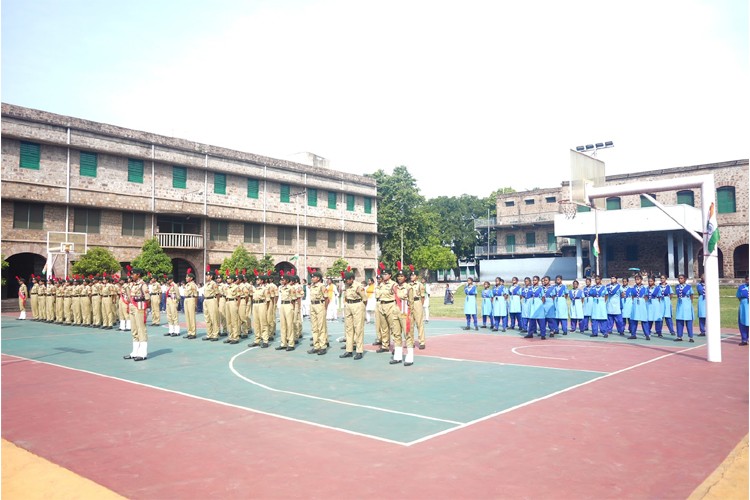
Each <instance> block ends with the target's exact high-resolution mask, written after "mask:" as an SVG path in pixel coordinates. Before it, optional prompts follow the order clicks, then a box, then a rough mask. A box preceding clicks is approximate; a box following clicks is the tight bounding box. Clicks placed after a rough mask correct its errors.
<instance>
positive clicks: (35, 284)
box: [29, 274, 40, 321]
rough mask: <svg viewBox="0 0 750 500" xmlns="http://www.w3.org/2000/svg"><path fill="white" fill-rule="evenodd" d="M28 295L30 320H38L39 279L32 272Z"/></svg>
mask: <svg viewBox="0 0 750 500" xmlns="http://www.w3.org/2000/svg"><path fill="white" fill-rule="evenodd" d="M29 297H30V298H31V300H30V302H31V320H32V321H39V317H38V316H39V312H40V311H39V281H38V280H37V278H36V276H34V275H33V274H32V275H31V290H29Z"/></svg>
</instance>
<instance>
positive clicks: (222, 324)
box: [216, 274, 229, 337]
mask: <svg viewBox="0 0 750 500" xmlns="http://www.w3.org/2000/svg"><path fill="white" fill-rule="evenodd" d="M216 284H217V285H219V292H218V293H217V295H216V296H217V297H218V301H219V309H218V310H219V336H220V337H226V336H227V332H228V331H229V328H227V307H226V306H227V298H226V293H227V284H226V282H225V281H224V277H223V276H222V275H221V274H217V275H216Z"/></svg>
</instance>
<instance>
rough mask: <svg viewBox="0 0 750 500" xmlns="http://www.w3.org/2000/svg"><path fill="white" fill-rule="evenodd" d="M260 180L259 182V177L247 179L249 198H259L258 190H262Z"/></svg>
mask: <svg viewBox="0 0 750 500" xmlns="http://www.w3.org/2000/svg"><path fill="white" fill-rule="evenodd" d="M259 184H260V182H258V179H248V180H247V197H248V198H255V199H256V200H257V199H258V192H259V190H260V186H259Z"/></svg>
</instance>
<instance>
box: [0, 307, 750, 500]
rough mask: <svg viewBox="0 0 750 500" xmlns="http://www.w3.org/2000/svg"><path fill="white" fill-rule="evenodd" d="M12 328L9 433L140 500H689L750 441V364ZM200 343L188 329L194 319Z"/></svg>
mask: <svg viewBox="0 0 750 500" xmlns="http://www.w3.org/2000/svg"><path fill="white" fill-rule="evenodd" d="M14 318H15V315H13V314H11V313H8V314H3V316H2V437H3V438H4V439H6V440H8V441H10V442H12V443H14V444H16V445H18V446H19V447H21V448H23V449H26V450H28V451H30V452H32V453H34V454H36V455H38V456H40V457H43V458H45V459H47V460H49V461H51V462H53V463H55V464H58V465H60V466H62V467H65V468H67V469H69V470H71V471H73V472H75V473H77V474H79V475H80V476H83V477H85V478H88V479H90V480H92V481H94V482H96V483H98V484H101V485H103V486H105V487H106V488H109V489H110V490H112V491H114V492H116V493H118V494H120V495H123V496H125V497H128V498H159V499H161V498H249V497H253V498H275V497H304V498H318V497H320V498H389V497H402V498H403V497H405V498H519V497H528V498H613V497H617V498H655V497H658V498H686V497H687V496H689V495H690V493H691V492H693V490H695V489H696V487H698V486H699V485H700V484H701V483H702V482H703V481H704V479H706V477H707V476H709V474H711V473H712V472H713V471H714V469H716V467H717V466H719V464H720V463H721V462H722V461H723V460H724V459H725V458H726V457H727V455H728V454H729V453H730V452H731V451H732V450H733V448H734V447H735V446H736V445H737V444H738V443H739V442H740V441H741V440H742V438H743V437H744V436H745V435H746V434H747V432H748V351H747V349H746V348H740V347H738V346H737V345H736V344H737V335H736V332H733V331H727V332H725V333H724V341H723V343H722V353H723V362H722V363H709V362H707V361H706V347H705V343H704V338H700V337H696V343H695V344H690V343H687V342H682V343H677V342H673V341H672V339H673V337H671V336H669V335H668V334H667V335H666V336H665V338H664V339H656V338H655V337H654V338H653V339H652V340H651V341H650V342H647V341H645V340H644V339H639V340H637V341H627V340H625V339H624V338H622V337H619V336H617V335H615V336H611V337H610V338H609V339H602V338H597V339H591V338H589V337H588V336H587V335H583V334H571V335H568V336H567V337H562V336H556V337H555V338H553V339H547V340H545V341H541V340H539V339H533V340H528V339H523V338H521V336H522V334H521V333H519V332H517V331H508V332H506V333H491V332H489V331H488V330H479V332H474V331H471V332H464V331H462V330H461V326H463V322H462V321H461V320H457V319H452V320H447V319H445V320H436V319H433V321H432V322H430V323H429V324H428V325H427V328H428V341H427V349H426V350H423V351H420V350H417V352H416V359H415V364H414V365H413V366H411V367H404V366H403V365H393V366H391V365H389V364H388V360H389V359H390V358H389V356H388V354H387V353H384V354H376V353H375V352H374V349H375V348H374V347H373V346H371V345H369V344H370V343H371V342H372V340H373V338H374V327H373V325H366V339H365V340H366V344H367V345H366V349H368V351H367V352H366V353H365V356H364V358H363V359H362V360H359V361H354V360H352V359H351V358H348V359H340V358H339V357H338V356H339V354H341V353H342V352H343V351H341V350H340V349H339V347H340V346H341V345H343V344H338V343H337V342H336V337H338V336H340V335H343V333H342V332H343V324H342V323H328V326H329V334H330V337H331V349H330V350H329V352H328V354H327V355H325V356H318V355H309V354H307V353H306V352H305V351H306V350H307V349H308V345H307V344H308V342H309V322H307V321H305V326H304V333H305V339H304V340H303V341H302V344H301V346H299V347H298V348H297V350H295V351H293V352H285V351H276V350H274V349H273V347H275V346H276V345H278V342H276V343H274V344H271V348H270V349H260V348H249V347H247V342H243V343H242V344H240V345H236V346H232V345H228V344H223V343H220V342H217V343H213V342H202V341H201V340H200V337H202V336H203V335H204V330H202V329H201V326H202V325H199V339H198V340H193V341H190V340H185V339H182V338H173V337H164V336H163V335H162V334H163V333H164V332H166V328H163V327H162V328H158V327H149V359H148V360H147V361H144V362H133V361H130V360H123V359H122V355H124V354H127V353H129V352H130V348H131V344H130V342H131V341H130V334H129V333H124V332H117V331H104V330H98V329H90V328H81V327H64V326H57V325H48V324H45V323H38V322H32V321H17V320H15V319H14ZM183 331H184V323H183Z"/></svg>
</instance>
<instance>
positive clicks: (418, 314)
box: [411, 300, 425, 345]
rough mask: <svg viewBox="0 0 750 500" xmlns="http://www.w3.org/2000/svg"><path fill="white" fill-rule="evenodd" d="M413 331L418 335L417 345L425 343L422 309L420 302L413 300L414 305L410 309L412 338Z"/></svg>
mask: <svg viewBox="0 0 750 500" xmlns="http://www.w3.org/2000/svg"><path fill="white" fill-rule="evenodd" d="M414 329H416V330H417V333H418V334H419V343H420V344H422V345H423V344H424V343H425V337H424V307H423V306H422V301H421V300H415V301H414V305H413V306H412V309H411V331H412V337H413V336H414Z"/></svg>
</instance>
